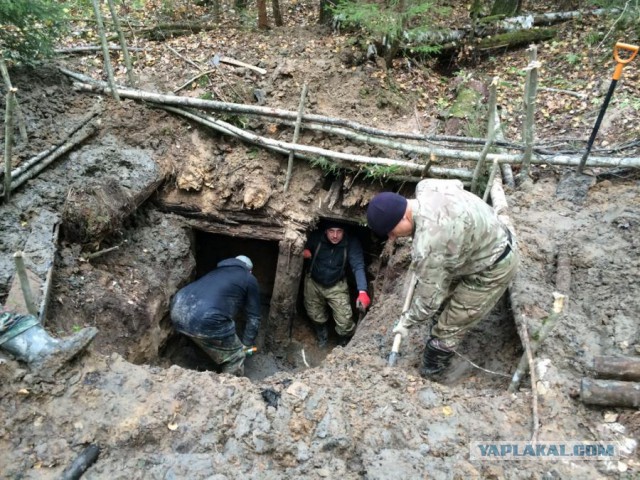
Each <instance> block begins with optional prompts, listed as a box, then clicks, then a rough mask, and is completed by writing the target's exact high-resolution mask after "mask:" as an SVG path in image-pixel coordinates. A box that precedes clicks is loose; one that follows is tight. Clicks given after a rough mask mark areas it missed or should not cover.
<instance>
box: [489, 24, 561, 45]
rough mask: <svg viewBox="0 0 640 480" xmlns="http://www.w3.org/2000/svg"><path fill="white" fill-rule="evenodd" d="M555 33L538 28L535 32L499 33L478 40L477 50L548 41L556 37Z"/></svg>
mask: <svg viewBox="0 0 640 480" xmlns="http://www.w3.org/2000/svg"><path fill="white" fill-rule="evenodd" d="M556 33H557V30H556V29H555V28H539V29H535V30H518V31H516V32H507V33H501V34H499V35H494V36H492V37H485V38H482V39H480V40H479V41H478V47H477V48H478V49H479V50H493V49H496V48H514V47H519V46H522V45H529V44H531V43H536V42H543V41H545V40H550V39H552V38H554V37H555V36H556Z"/></svg>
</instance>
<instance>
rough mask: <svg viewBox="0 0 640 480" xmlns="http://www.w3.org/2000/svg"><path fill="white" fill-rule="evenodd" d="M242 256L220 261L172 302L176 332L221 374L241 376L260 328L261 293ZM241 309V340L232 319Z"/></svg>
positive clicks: (185, 288) (244, 257)
mask: <svg viewBox="0 0 640 480" xmlns="http://www.w3.org/2000/svg"><path fill="white" fill-rule="evenodd" d="M252 269H253V263H252V262H251V260H250V259H249V257H246V256H244V255H239V256H237V257H236V258H228V259H226V260H222V261H221V262H220V263H218V265H217V266H216V268H215V270H213V271H211V272H209V273H208V274H206V275H205V276H203V277H202V278H199V279H198V280H196V281H195V282H193V283H190V284H189V285H187V286H186V287H183V288H182V289H180V290H179V291H178V293H177V294H176V295H175V297H174V298H173V300H172V302H171V321H172V322H173V325H174V327H175V329H176V330H177V331H178V332H180V333H182V334H184V335H187V336H188V337H191V339H192V340H193V341H194V342H195V343H196V344H198V346H200V348H202V349H203V350H204V351H205V352H206V353H207V355H209V357H211V359H212V360H213V361H214V362H215V363H216V364H217V365H218V366H220V368H221V371H222V372H223V373H229V374H232V375H237V376H242V375H244V359H245V356H246V351H247V349H248V347H252V346H253V345H254V344H255V341H256V337H257V336H258V328H259V327H260V291H259V289H258V281H257V280H256V277H254V276H253V274H252V273H251V270H252ZM241 308H242V309H243V310H244V312H245V316H246V319H247V323H246V325H245V328H244V332H243V335H242V340H240V338H239V337H238V335H237V334H236V324H235V321H234V319H235V317H236V315H237V314H238V312H239V311H240V309H241Z"/></svg>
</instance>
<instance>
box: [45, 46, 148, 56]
mask: <svg viewBox="0 0 640 480" xmlns="http://www.w3.org/2000/svg"><path fill="white" fill-rule="evenodd" d="M107 48H108V49H109V50H111V51H117V50H122V47H120V46H114V45H109V46H107ZM101 50H102V47H99V46H92V45H86V46H79V47H68V48H56V49H55V50H54V53H58V54H74V53H91V52H98V51H101ZM127 50H129V51H130V52H144V48H139V47H127Z"/></svg>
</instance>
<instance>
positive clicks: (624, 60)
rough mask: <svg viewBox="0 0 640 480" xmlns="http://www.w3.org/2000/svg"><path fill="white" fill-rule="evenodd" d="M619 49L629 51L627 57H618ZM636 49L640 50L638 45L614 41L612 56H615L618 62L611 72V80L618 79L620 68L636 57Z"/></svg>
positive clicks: (620, 74)
mask: <svg viewBox="0 0 640 480" xmlns="http://www.w3.org/2000/svg"><path fill="white" fill-rule="evenodd" d="M620 50H628V51H629V52H631V55H630V56H628V57H627V58H620V54H619V51H620ZM638 50H640V47H638V46H636V45H629V44H628V43H622V42H618V43H616V46H615V47H613V58H615V60H616V62H618V64H617V65H616V69H615V71H614V72H613V80H620V77H621V76H622V69H623V68H624V66H625V65H626V64H627V63H629V62H631V60H633V59H634V58H635V57H636V55H637V54H638Z"/></svg>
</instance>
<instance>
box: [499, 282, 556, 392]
mask: <svg viewBox="0 0 640 480" xmlns="http://www.w3.org/2000/svg"><path fill="white" fill-rule="evenodd" d="M553 297H554V302H553V311H552V312H551V313H550V314H549V315H548V316H547V317H545V318H543V319H542V320H541V323H542V325H541V326H540V328H539V329H538V330H537V331H536V332H535V334H534V335H532V337H533V341H532V342H531V344H530V350H531V355H535V353H536V352H537V351H538V348H540V345H542V342H543V341H544V339H545V338H547V337H548V336H549V333H551V330H553V327H555V325H556V323H557V322H558V318H560V315H561V314H562V311H563V310H564V300H565V296H564V295H562V294H559V293H557V292H554V293H553ZM527 337H528V333H527ZM527 355H528V353H524V354H523V355H522V357H521V358H520V362H519V363H518V367H517V368H516V371H515V373H514V374H513V377H512V378H511V384H510V385H509V389H508V391H509V393H514V392H516V391H517V390H518V387H519V386H520V381H521V380H522V377H524V376H525V375H526V374H527V372H529V371H531V370H530V368H531V365H530V363H531V362H530V361H529V360H528V358H527Z"/></svg>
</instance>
